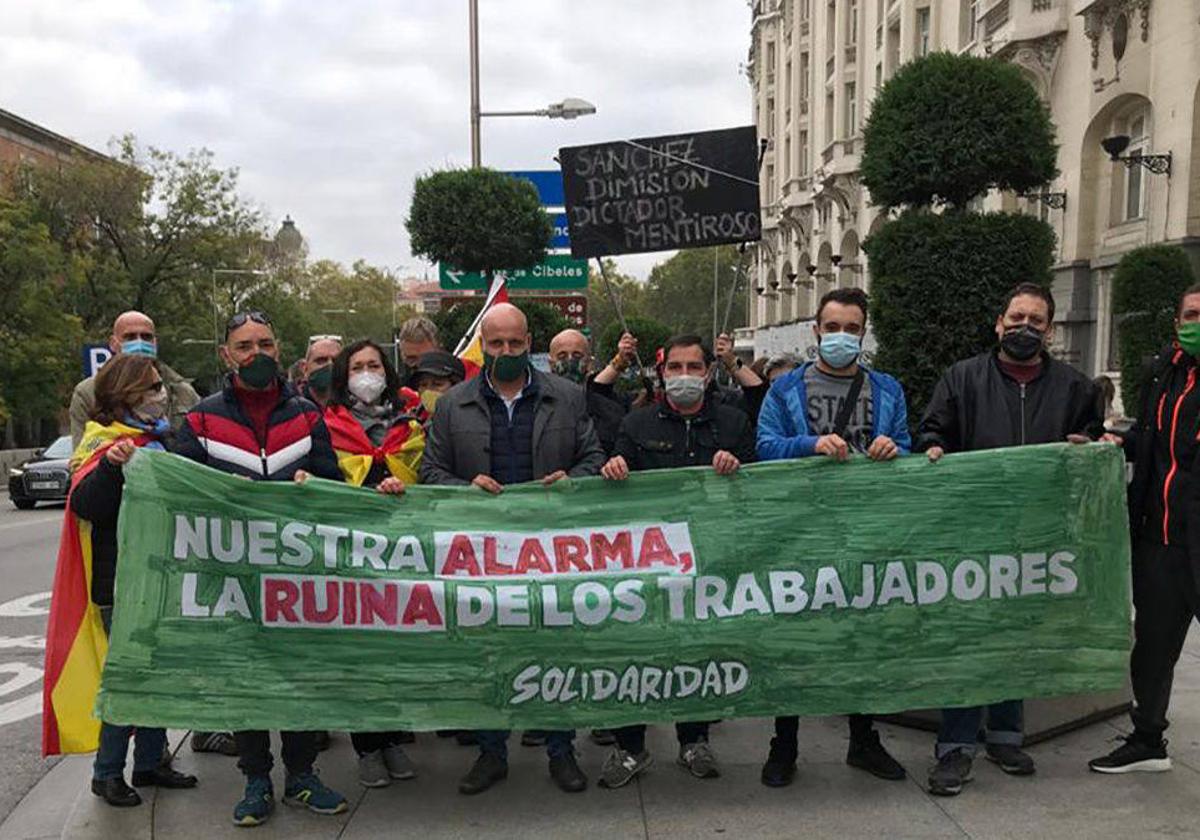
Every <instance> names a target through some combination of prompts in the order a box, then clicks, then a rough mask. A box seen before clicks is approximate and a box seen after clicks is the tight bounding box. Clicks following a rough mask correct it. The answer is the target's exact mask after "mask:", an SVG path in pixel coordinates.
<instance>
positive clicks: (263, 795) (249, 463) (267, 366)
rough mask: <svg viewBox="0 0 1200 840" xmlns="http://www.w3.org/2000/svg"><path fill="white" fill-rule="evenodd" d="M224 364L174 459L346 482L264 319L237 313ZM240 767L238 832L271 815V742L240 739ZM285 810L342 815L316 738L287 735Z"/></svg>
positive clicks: (278, 477) (253, 474)
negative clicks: (317, 768) (217, 387)
mask: <svg viewBox="0 0 1200 840" xmlns="http://www.w3.org/2000/svg"><path fill="white" fill-rule="evenodd" d="M220 355H221V360H222V361H223V362H224V363H225V365H226V366H227V367H228V368H229V370H230V373H229V376H228V378H227V380H226V385H225V388H224V389H223V390H221V391H219V392H217V393H215V394H212V395H210V396H208V397H206V398H205V399H203V400H202V401H201V402H200V404H199V405H197V406H196V407H195V408H194V409H192V411H191V412H190V413H189V414H188V416H187V421H186V422H185V423H184V424H183V426H182V427H181V428H180V430H179V437H178V440H177V445H176V451H177V452H178V453H179V454H180V455H183V456H184V457H186V458H190V459H191V460H193V461H198V462H200V463H202V464H207V465H208V466H210V467H213V468H214V469H218V470H222V471H224V472H228V473H232V474H234V475H239V476H242V477H244V478H249V479H252V480H255V481H297V482H300V481H304V480H305V479H307V478H308V476H309V475H310V474H311V475H316V476H319V477H320V478H328V479H331V480H334V481H340V480H341V479H342V473H341V470H340V469H339V467H338V462H337V458H336V456H335V455H334V452H333V448H332V446H331V445H330V441H329V431H328V429H327V428H326V427H325V422H324V420H322V418H321V412H320V410H319V409H318V408H317V407H316V406H315V405H313V404H312V403H311V402H309V401H308V400H306V399H304V398H302V397H300V396H299V395H297V393H296V391H295V389H294V388H292V386H291V385H289V384H287V383H286V382H285V381H284V380H283V377H282V376H281V373H280V367H279V345H278V343H277V342H276V340H275V330H274V328H273V327H272V325H271V319H270V318H269V317H267V315H266V314H265V313H263V312H258V311H249V312H239V313H238V314H236V315H234V316H233V317H232V318H230V319H229V321H228V322H227V323H226V324H225V343H224V344H223V345H222V346H221V347H220ZM234 736H235V738H236V740H237V746H238V755H239V759H238V767H240V768H241V770H242V772H243V773H244V774H245V775H246V791H245V796H244V797H243V799H242V800H241V801H240V802H238V804H237V805H236V807H235V808H234V810H233V821H234V823H235V824H237V825H243V826H253V825H260V824H261V823H263V822H265V821H266V820H267V818H268V817H270V815H271V810H272V809H273V808H274V796H275V794H274V787H273V786H272V784H271V767H272V764H273V761H272V758H271V738H270V734H269V733H268V732H265V731H261V730H253V731H244V732H236V733H234ZM280 738H281V740H282V742H283V762H284V765H285V766H286V768H287V780H286V785H285V787H284V793H283V798H284V801H285V802H290V803H294V804H297V805H303V806H305V807H307V808H308V809H309V810H310V811H314V812H316V813H319V814H339V813H341V812H342V811H345V810H346V799H345V797H343V796H342V795H341V794H340V793H337V792H336V791H333V790H331V789H330V788H328V787H326V786H325V785H324V784H323V783H322V782H321V780H320V779H319V778H318V777H317V774H316V773H315V772H314V771H313V761H314V760H315V758H316V754H317V743H316V735H315V733H313V732H282V733H280Z"/></svg>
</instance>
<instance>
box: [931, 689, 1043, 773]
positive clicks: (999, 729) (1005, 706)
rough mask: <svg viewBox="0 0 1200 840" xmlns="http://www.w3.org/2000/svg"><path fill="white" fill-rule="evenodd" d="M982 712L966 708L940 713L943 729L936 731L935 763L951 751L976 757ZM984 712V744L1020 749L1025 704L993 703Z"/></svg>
mask: <svg viewBox="0 0 1200 840" xmlns="http://www.w3.org/2000/svg"><path fill="white" fill-rule="evenodd" d="M984 708H985V707H983V706H968V707H967V708H965V709H942V725H941V727H940V728H939V729H938V740H937V749H936V755H937V757H938V759H941V757H942V756H944V755H946V754H947V753H949V752H951V751H952V750H963V751H964V752H965V753H966V754H967V755H970V756H974V755H975V750H976V744H977V742H978V741H979V728H980V727H981V726H982V725H983V712H984ZM986 709H987V733H986V741H987V743H989V744H1008V745H1010V746H1014V747H1019V746H1021V742H1022V741H1023V740H1024V735H1023V734H1022V728H1023V727H1022V717H1023V713H1024V703H1023V702H1022V701H1020V700H1004V701H1002V702H1000V703H993V704H992V705H990V706H987V707H986Z"/></svg>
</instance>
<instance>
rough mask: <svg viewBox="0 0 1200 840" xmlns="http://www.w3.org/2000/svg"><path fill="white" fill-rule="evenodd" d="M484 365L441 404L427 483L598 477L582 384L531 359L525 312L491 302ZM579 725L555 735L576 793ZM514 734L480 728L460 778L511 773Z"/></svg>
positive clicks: (470, 789) (465, 788)
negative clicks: (472, 757) (474, 754)
mask: <svg viewBox="0 0 1200 840" xmlns="http://www.w3.org/2000/svg"><path fill="white" fill-rule="evenodd" d="M480 336H481V340H482V347H483V354H484V355H483V370H482V371H481V374H480V375H479V376H476V377H474V378H472V379H469V380H467V381H466V382H463V383H462V384H460V385H456V386H454V387H453V388H451V389H450V390H449V391H447V392H446V394H445V395H443V396H442V398H441V399H440V400H438V407H437V411H436V412H434V415H433V422H432V423H431V424H430V431H429V439H428V441H427V442H426V448H425V457H424V459H423V460H422V462H421V479H422V481H423V482H424V483H427V484H449V485H471V484H473V485H475V486H476V487H478V488H480V489H481V490H483V491H485V492H487V493H489V494H492V495H497V494H500V493H502V492H503V490H504V486H505V485H507V484H520V483H522V482H528V481H541V482H542V484H544V485H546V486H549V485H552V484H554V483H555V482H557V481H561V480H562V479H564V478H567V477H568V476H570V477H580V476H587V475H595V474H596V473H597V472H599V470H600V466H601V464H602V463H603V460H604V451H603V450H602V449H601V448H600V443H599V441H598V440H597V439H596V432H595V429H594V427H593V425H592V420H591V418H590V417H589V416H588V413H587V404H586V402H585V400H584V395H583V392H582V391H580V389H579V388H577V387H575V386H574V385H572V384H570V383H569V382H566V381H564V380H563V379H562V378H561V377H556V376H547V375H545V374H543V373H540V372H538V371H536V370H534V369H533V367H532V366H531V365H530V363H529V348H530V346H531V343H532V336H531V335H530V334H529V325H528V322H527V321H526V319H525V315H524V314H523V313H522V312H521V310H520V309H518V308H517V307H515V306H513V305H512V304H510V303H498V304H495V305H494V306H492V307H491V308H490V309H489V310H488V312H487V314H486V315H485V316H484V318H483V321H482V322H481V325H480ZM574 734H575V733H574V732H573V731H553V732H547V733H546V737H547V740H546V751H547V753H548V754H549V756H550V776H551V777H552V778H553V779H554V782H555V784H557V785H558V786H559V788H561V789H562V790H564V791H566V792H568V793H575V792H578V791H582V790H584V789H585V788H586V787H587V777H586V776H585V775H584V774H583V771H582V770H580V769H579V764H578V763H577V762H576V760H575V753H574V750H573V748H572V741H573V739H574ZM508 735H509V733H508V732H507V731H502V730H501V731H484V732H479V733H478V736H477V737H478V742H479V746H480V755H479V758H478V760H476V762H475V765H474V766H473V767H472V768H471V770H470V772H468V773H467V775H466V776H465V777H464V778H463V779H462V781H461V782H460V783H459V787H458V789H459V791H461V792H462V793H465V794H475V793H481V792H483V791H485V790H487V789H488V788H490V787H491V786H492V785H494V784H495V783H496V782H498V781H500V780H501V779H504V778H506V777H507V776H508Z"/></svg>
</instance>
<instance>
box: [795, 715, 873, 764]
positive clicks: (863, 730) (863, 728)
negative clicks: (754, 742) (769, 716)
mask: <svg viewBox="0 0 1200 840" xmlns="http://www.w3.org/2000/svg"><path fill="white" fill-rule="evenodd" d="M847 720H848V721H849V723H850V740H851V741H859V740H861V739H863V738H865V737H867V736H868V735H870V734H871V729H872V728H873V727H874V726H875V718H874V717H872V716H871V715H848V716H847ZM799 732H800V718H799V717H798V716H796V715H786V716H784V717H777V718H775V737H774V738H772V739H771V749H772V751H775V752H780V751H782V752H783V754H784V755H790V756H791V757H792V758H793V759H794V758H795V757H796V755H797V754H798V753H799V748H800V745H799V739H798V735H799Z"/></svg>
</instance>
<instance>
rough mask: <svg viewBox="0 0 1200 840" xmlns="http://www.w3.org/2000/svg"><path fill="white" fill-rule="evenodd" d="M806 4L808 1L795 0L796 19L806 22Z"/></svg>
mask: <svg viewBox="0 0 1200 840" xmlns="http://www.w3.org/2000/svg"><path fill="white" fill-rule="evenodd" d="M808 3H809V0H796V17H797V18H798V19H800V20H808Z"/></svg>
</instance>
